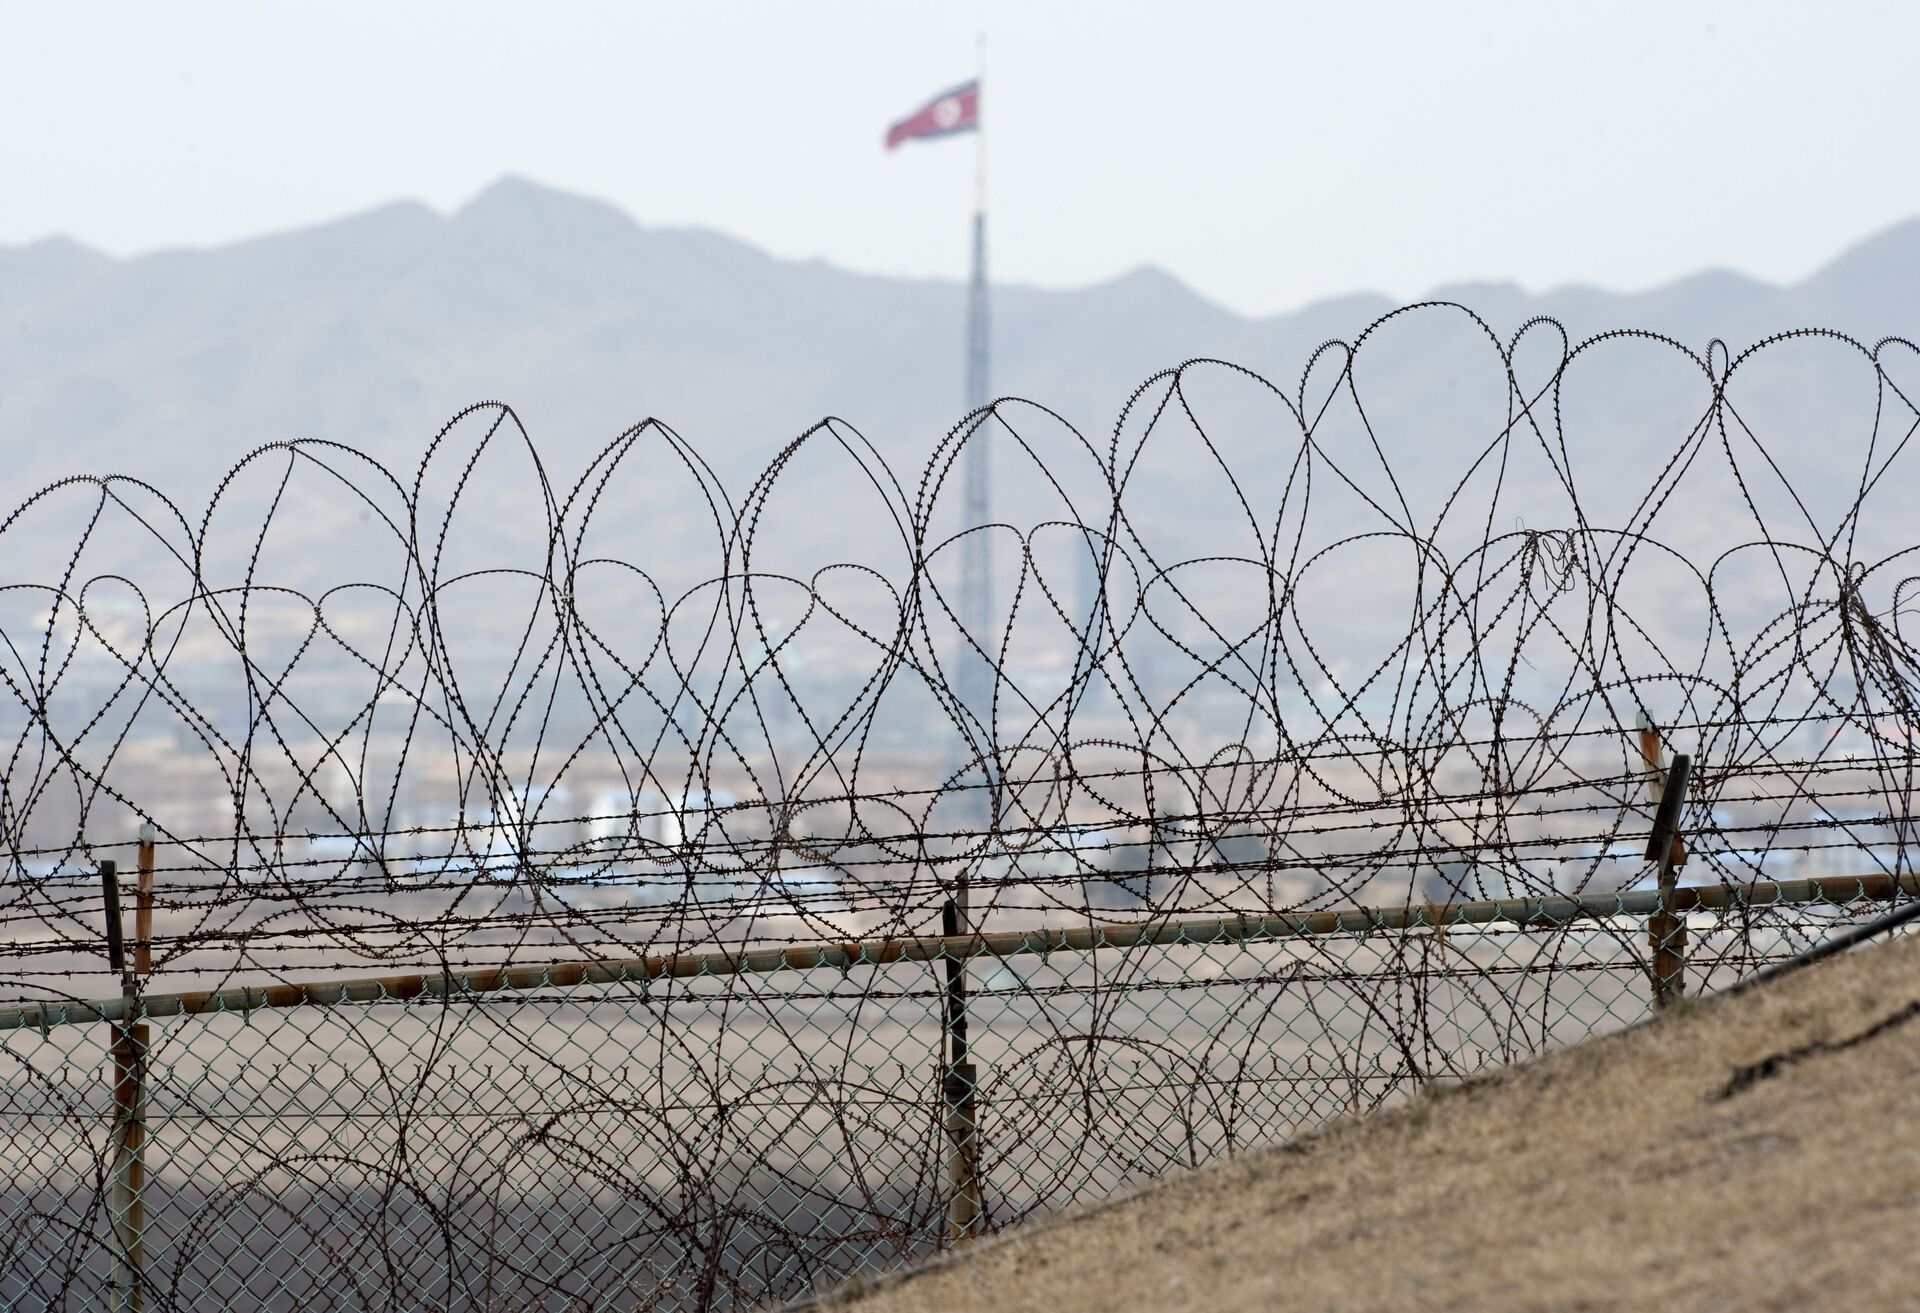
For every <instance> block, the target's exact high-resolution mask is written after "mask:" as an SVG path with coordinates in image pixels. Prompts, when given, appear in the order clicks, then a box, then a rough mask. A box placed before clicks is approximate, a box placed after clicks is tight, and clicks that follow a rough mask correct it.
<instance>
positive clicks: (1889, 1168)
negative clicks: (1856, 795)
mask: <svg viewBox="0 0 1920 1313" xmlns="http://www.w3.org/2000/svg"><path fill="white" fill-rule="evenodd" d="M1915 1117H1920V941H1908V942H1902V943H1896V944H1891V945H1887V946H1884V947H1877V948H1867V949H1862V950H1858V951H1856V952H1854V953H1852V954H1851V955H1848V956H1844V957H1841V958H1839V959H1836V960H1834V961H1831V962H1829V963H1826V964H1824V965H1821V966H1818V967H1814V968H1811V969H1809V970H1807V971H1804V972H1800V973H1798V974H1797V975H1795V976H1791V977H1788V978H1786V979H1784V980H1782V981H1779V982H1777V983H1775V984H1774V985H1772V986H1770V987H1768V988H1765V989H1762V990H1758V991H1755V992H1753V993H1751V994H1748V995H1745V996H1741V997H1737V998H1730V999H1724V1000H1718V1001H1712V1002H1706V1003H1700V1004H1696V1005H1691V1006H1688V1007H1686V1008H1684V1009H1683V1010H1682V1011H1680V1012H1677V1013H1676V1014H1675V1015H1673V1016H1671V1017H1669V1018H1667V1019H1666V1020H1664V1021H1662V1022H1661V1023H1660V1024H1658V1025H1655V1026H1650V1027H1646V1028H1643V1029H1641V1030H1639V1031H1636V1032H1632V1033H1629V1034H1624V1035H1617V1036H1613V1037H1610V1038H1607V1039H1602V1040H1597V1041H1594V1042H1592V1043H1589V1044H1585V1045H1582V1046H1581V1047H1579V1048H1576V1049H1572V1050H1569V1051H1566V1052H1563V1053H1560V1054H1557V1055H1555V1056H1553V1057H1550V1058H1547V1059H1545V1060H1542V1061H1540V1062H1537V1063H1533V1064H1531V1065H1529V1066H1526V1067H1522V1068H1516V1069H1513V1070H1511V1071H1507V1072H1504V1073H1501V1074H1499V1075H1497V1076H1493V1077H1490V1078H1487V1079H1484V1080H1481V1081H1477V1082H1474V1083H1473V1084H1471V1085H1469V1086H1464V1087H1455V1088H1454V1089H1452V1090H1450V1091H1446V1092H1432V1093H1429V1094H1428V1095H1427V1096H1425V1097H1424V1098H1422V1099H1421V1100H1419V1101H1418V1102H1416V1103H1414V1104H1412V1105H1409V1106H1406V1107H1402V1108H1399V1109H1396V1110H1394V1111H1392V1112H1388V1113H1382V1114H1381V1115H1379V1116H1377V1117H1374V1118H1371V1119H1367V1120H1356V1121H1351V1122H1346V1123H1342V1124H1338V1125H1336V1126H1334V1127H1332V1128H1330V1129H1328V1130H1327V1131H1326V1132H1324V1133H1322V1134H1319V1135H1317V1136H1313V1137H1311V1138H1309V1139H1306V1140H1303V1141H1298V1142H1295V1143H1293V1144H1290V1145H1286V1146H1281V1147H1278V1148H1274V1149H1269V1150H1266V1151H1263V1152H1260V1153H1257V1154H1253V1155H1249V1156H1247V1157H1245V1158H1242V1159H1240V1160H1239V1161H1237V1162H1235V1163H1232V1164H1229V1165H1226V1166H1223V1167H1221V1168H1218V1169H1215V1170H1210V1171H1205V1172H1201V1173H1198V1174H1195V1175H1193V1176H1190V1177H1187V1178H1185V1179H1182V1180H1178V1181H1174V1182H1170V1183H1166V1184H1163V1185H1160V1186H1157V1187H1155V1188H1152V1189H1149V1190H1146V1191H1143V1192H1140V1193H1138V1194H1135V1195H1133V1196H1131V1197H1130V1198H1127V1199H1124V1200H1121V1201H1118V1202H1114V1203H1109V1204H1105V1205H1101V1206H1099V1207H1096V1208H1093V1209H1089V1210H1085V1211H1082V1212H1079V1213H1077V1214H1069V1215H1067V1216H1065V1217H1063V1218H1061V1219H1059V1220H1057V1221H1055V1222H1052V1223H1050V1224H1041V1225H1038V1226H1035V1227H1032V1228H1028V1229H1026V1230H1024V1231H1021V1232H1017V1233H1013V1234H1009V1235H1006V1236H1004V1237H1000V1238H998V1239H995V1240H992V1241H987V1242H983V1243H981V1244H979V1245H977V1246H975V1247H974V1248H973V1249H972V1250H971V1251H970V1252H967V1253H965V1254H963V1255H961V1256H958V1257H956V1258H953V1259H950V1260H947V1261H944V1262H941V1263H938V1264H935V1265H933V1266H931V1267H928V1268H925V1269H922V1270H920V1271H918V1272H915V1273H912V1274H910V1275H909V1276H907V1277H906V1278H905V1279H902V1280H896V1281H891V1282H885V1283H880V1284H878V1285H876V1286H874V1287H872V1288H870V1289H867V1290H865V1291H860V1290H852V1289H850V1290H846V1291H842V1292H839V1293H837V1294H835V1295H831V1296H828V1297H826V1298H825V1299H824V1300H823V1301H822V1307H824V1308H833V1309H839V1308H850V1309H857V1310H858V1313H907V1311H908V1310H913V1311H914V1313H936V1311H938V1313H961V1311H962V1310H964V1311H965V1313H985V1311H986V1310H995V1311H999V1310H1009V1311H1010V1310H1019V1309H1035V1310H1045V1311H1046V1313H1082V1311H1085V1313H1109V1311H1110V1310H1112V1309H1115V1308H1154V1309H1194V1310H1206V1313H1229V1311H1230V1310H1241V1309H1249V1310H1251V1309H1263V1310H1264V1309H1339V1310H1370V1309H1378V1310H1406V1309H1541V1310H1546V1309H1552V1310H1600V1309H1607V1310H1613V1309H1661V1310H1668V1311H1670V1310H1678V1309H1688V1310H1692V1309H1729V1310H1731V1309H1738V1310H1742V1311H1743V1313H1744V1311H1746V1310H1760V1309H1803V1308H1813V1307H1845V1308H1848V1309H1850V1310H1879V1309H1889V1310H1891V1309H1910V1308H1914V1307H1916V1306H1920V1246H1916V1245H1915V1244H1914V1243H1913V1238H1912V1229H1913V1225H1914V1221H1915V1218H1916V1216H1917V1215H1920V1214H1917V1213H1916V1204H1920V1139H1916V1137H1915V1136H1914V1135H1913V1134H1912V1132H1911V1128H1910V1127H1909V1125H1908V1119H1909V1118H1915Z"/></svg>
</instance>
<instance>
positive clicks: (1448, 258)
mask: <svg viewBox="0 0 1920 1313" xmlns="http://www.w3.org/2000/svg"><path fill="white" fill-rule="evenodd" d="M0 19H3V20H4V28H3V29H0V30H3V31H4V35H5V39H4V40H3V41H0V88H4V90H0V105H4V114H3V115H0V180H3V181H0V242H7V243H12V242H19V241H23V240H28V239H31V238H35V237H40V236H44V235H46V234H49V233H55V232H59V233H68V234H71V235H73V236H75V237H78V238H80V239H82V240H84V241H87V242H90V243H93V244H95V245H98V246H101V247H104V248H105V249H107V250H110V251H114V252H117V253H126V252H133V251H142V250H147V249H151V248H154V247H158V246H170V245H178V244H205V243H213V242H221V241H226V240H229V239H232V238H236V237H242V236H248V235H252V234H257V233H262V232H268V231H273V230H276V229H282V228H288V227H294V226H300V225H304V224H307V223H311V222H313V221H315V220H319V219H323V218H328V217H333V216H336V215H341V214H345V213H349V212H352V211H355V210H360V209H364V208H367V207H370V206H372V205H375V204H378V203H380V202H383V201H389V200H393V199H396V198H401V197H412V198H417V199H420V200H424V201H426V202H427V203H429V204H431V205H433V206H435V207H436V208H441V209H446V208H451V207H454V206H457V205H459V204H460V203H461V202H462V201H464V200H465V199H466V198H467V197H469V196H470V195H472V194H473V193H474V192H475V191H477V190H479V189H480V188H481V187H483V186H484V185H485V184H486V183H487V182H489V181H491V180H492V179H494V178H495V177H497V176H499V175H501V174H503V173H508V172H513V173H520V174H524V175H526V176H528V177H531V178H534V179H537V180H539V181H542V182H547V183H551V184H554V185H556V186H560V187H565V188H568V189H572V190H577V191H581V192H585V193H589V194H592V195H596V196H600V197H604V198H606V199H608V200H611V201H613V202H615V203H617V204H618V205H620V206H621V207H622V208H624V209H626V210H628V211H629V212H631V213H632V214H633V215H634V216H635V217H637V218H638V219H639V220H640V221H641V222H642V223H645V224H656V225H666V224H672V225H680V224H697V225H702V226H709V227H713V228H718V229H721V230H723V231H726V232H729V233H732V234H735V235H738V236H740V237H744V238H746V239H748V240H750V241H753V242H755V243H757V244H759V245H761V246H764V247H767V248H769V249H771V250H773V251H774V252H776V253H778V254H781V255H788V256H801V257H812V256H820V257H824V258H826V259H828V260H831V261H833V262H835V263H837V264H840V265H845V266H849V267H852V268H855V269H862V270H870V271H875V272H885V273H895V274H937V275H943V276H947V275H955V274H958V273H959V272H961V270H962V268H963V266H964V263H965V232H966V218H965V215H966V211H967V208H968V205H969V202H970V192H971V188H972V148H971V145H970V143H969V142H968V141H967V140H966V139H964V138H958V139H949V140H945V141H939V142H934V143H925V144H920V145H916V146H909V147H906V148H903V149H902V150H901V151H899V152H896V153H895V154H892V155H888V154H887V153H885V152H884V151H883V150H882V149H881V146H880V137H881V133H882V131H883V130H884V128H885V127H886V125H887V123H888V121H889V120H890V119H892V118H894V117H896V116H897V115H900V114H903V113H905V112H906V111H908V110H909V109H912V108H913V107H914V106H915V105H916V104H917V103H918V102H919V101H920V100H922V99H923V98H924V97H925V96H927V95H929V94H931V93H932V92H935V91H937V90H940V89H941V88H943V87H945V86H947V85H949V84H951V83H953V82H956V81H959V80H961V79H962V78H964V77H966V76H968V75H969V73H970V72H971V70H972V68H973V61H974V33H975V30H976V27H978V26H981V25H982V24H984V26H985V28H986V31H987V37H988V49H987V86H986V95H985V116H986V119H987V122H988V125H989V128H988V130H989V134H990V135H989V138H988V146H989V149H990V170H991V185H992V193H993V197H992V210H993V229H992V242H993V266H994V272H995V276H996V277H997V278H1003V279H1009V280H1018V281H1025V282H1033V283H1041V284H1046V285H1071V284H1080V283H1087V282H1092V281H1096V280H1099V279H1102V278H1107V277H1111V276H1113V275H1115V274H1118V273H1121V272H1124V271H1125V270H1127V269H1129V268H1132V267H1134V266H1136V265H1140V264H1149V263H1150V264H1157V265H1160V266H1163V267H1165V268H1167V269H1170V270H1172V271H1173V272H1174V273H1176V274H1178V275H1179V276H1180V277H1181V278H1183V279H1185V280H1187V281H1188V282H1190V283H1192V284H1193V285H1194V286H1195V287H1197V288H1198V289H1199V290H1201V291H1202V292H1204V293H1206V294H1207V295H1209V296H1211V297H1214V298H1215V299H1217V300H1220V301H1222V302H1225V303H1227V304H1229V305H1232V306H1235V307H1237V308H1239V309H1243V310H1248V311H1261V312H1264V311H1274V310H1280V309H1285V308H1289V307H1292V306H1295V305H1298V304H1300V303H1301V302H1303V301H1306V300H1309V299H1312V298H1314V297H1318V296H1324V295H1328V294H1335V293H1340V292H1347V291H1355V290H1363V289H1364V290H1377V291H1383V292H1387V293H1389V294H1393V295H1400V296H1406V295H1412V294H1415V293H1418V292H1421V291H1424V290H1426V289H1428V288H1430V287H1432V286H1434V285H1436V284H1440V283H1444V282H1449V281H1457V280H1462V279H1472V278H1483V277H1499V278H1513V279H1518V280H1519V281H1520V282H1522V283H1524V284H1526V285H1528V286H1529V287H1532V288H1539V287H1542V286H1546V285H1552V284H1558V283H1564V282H1570V281H1579V282H1592V283H1598V284H1601V285H1604V286H1608V287H1612V288H1620V289H1627V288H1637V287H1644V286H1648V285H1651V284H1654V283H1658V282H1661V281H1664V280H1666V279H1668V278H1671V277H1674V276H1676V275H1679V274H1683V273H1688V272H1692V271H1694V270H1697V269H1700V268H1703V267H1707V266H1724V267H1732V268H1735V269H1739V270H1742V271H1745V272H1748V273H1751V274H1755V275H1758V276H1760V277H1764V278H1768V279H1773V280H1790V279H1794V278H1798V277H1800V276H1803V275H1804V274H1806V273H1808V272H1810V271H1811V270H1812V269H1813V268H1814V267H1815V266H1817V265H1818V264H1819V263H1821V262H1822V261H1824V260H1825V259H1826V258H1828V257H1829V256H1831V255H1832V254H1833V253H1835V252H1836V251H1837V250H1838V249H1839V248H1841V247H1842V246H1844V245H1845V244H1847V243H1849V242H1851V241H1853V240H1856V239H1858V238H1860V237H1862V236H1864V235H1867V234H1869V233H1871V232H1873V231H1876V230H1877V229H1880V228H1882V227H1885V226H1886V225H1888V224H1890V223H1892V222H1894V221H1897V220H1899V219H1902V218H1906V217H1908V216H1910V215H1912V214H1914V213H1916V212H1920V180H1916V179H1915V177H1914V173H1913V168H1912V164H1913V159H1914V153H1913V145H1912V142H1911V137H1912V134H1913V128H1912V122H1913V115H1912V113H1911V97H1912V87H1913V81H1914V79H1913V72H1912V58H1913V51H1914V49H1915V48H1916V44H1920V40H1917V39H1920V6H1913V5H1895V4H1866V3H1859V4H1847V3H1824V4H1817V5H1816V4H1812V3H1802V4H1783V3H1752V2H1749V3H1742V4H1723V3H1698V4H1690V3H1684V2H1682V0H1663V2H1660V3H1607V4H1599V3H1592V4H1584V5H1573V4H1540V3H1512V4H1506V3H1501V4H1495V3H1462V2H1460V0H1453V2H1450V3H1439V4H1436V3H1394V4H1385V3H1380V4H1338V5H1328V4H1305V3H1301V4H1277V3H1274V4H1258V3H1240V4H1223V3H1196V2H1195V0H1187V2H1186V3H1181V4H1177V5H1176V4H1165V5H1149V4H1139V3H1127V2H1124V0H1104V2H1103V3H1099V4H1068V3H1051V4H1050V3H1039V2H1036V0H1028V2H1027V3H1006V4H999V3H968V2H962V0H949V2H948V3H922V2H920V0H912V2H907V0H862V2H857V3H856V2H853V0H847V2H844V3H842V2H832V3H809V4H799V3H770V2H762V3H689V2H687V0H681V2H680V3H675V4H662V5H653V4H628V5H589V4H529V3H496V2H494V0H464V2H463V3H459V4H441V3H389V4H381V5H373V4H352V3H345V4H305V5H293V4H281V3H265V2H263V0H244V2H241V3H236V2H231V0H228V2H223V3H211V2H207V0H196V2H194V3H182V4H124V5H117V6H116V5H104V4H103V5H93V4H85V5H62V4H48V3H45V0H33V2H32V3H24V2H15V0H0Z"/></svg>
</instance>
